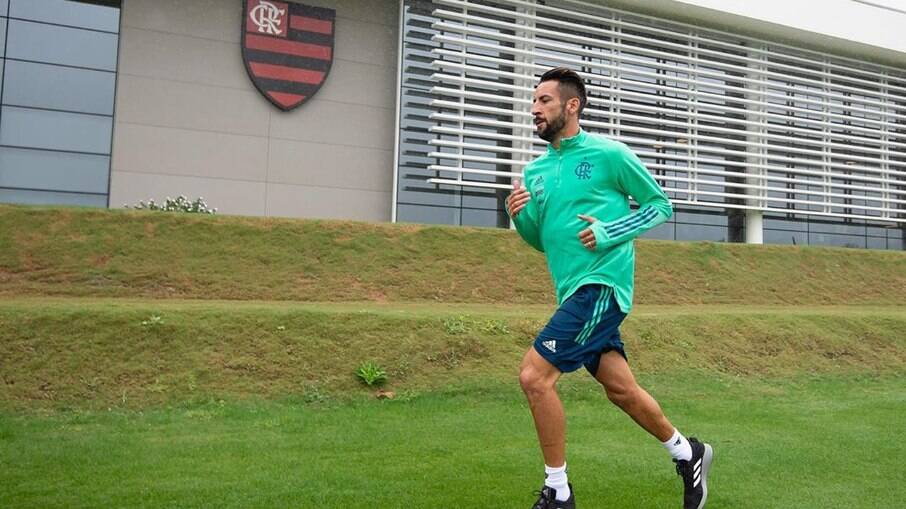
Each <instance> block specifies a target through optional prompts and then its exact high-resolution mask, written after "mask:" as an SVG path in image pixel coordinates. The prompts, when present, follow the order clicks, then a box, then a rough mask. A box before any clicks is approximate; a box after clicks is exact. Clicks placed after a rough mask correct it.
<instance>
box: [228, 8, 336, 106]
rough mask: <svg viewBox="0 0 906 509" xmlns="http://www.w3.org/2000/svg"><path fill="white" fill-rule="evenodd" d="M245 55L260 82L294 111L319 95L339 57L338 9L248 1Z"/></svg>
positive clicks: (248, 67)
mask: <svg viewBox="0 0 906 509" xmlns="http://www.w3.org/2000/svg"><path fill="white" fill-rule="evenodd" d="M242 5H243V12H244V13H245V15H244V16H243V17H242V20H243V21H242V59H243V60H244V61H245V68H246V70H247V71H248V73H249V77H251V78H252V83H254V84H255V87H256V88H257V89H258V90H259V91H260V92H261V93H262V94H264V96H265V97H267V99H268V100H269V101H270V102H272V103H273V104H274V106H276V107H278V108H280V109H281V110H284V111H289V110H291V109H293V108H295V107H297V106H299V105H300V104H302V103H304V102H305V101H306V100H307V99H309V98H311V96H313V95H315V93H316V92H317V91H318V89H320V88H321V85H322V84H323V83H324V80H325V79H327V74H328V73H329V72H330V64H331V62H333V39H334V37H333V34H334V28H335V23H334V20H335V19H336V11H334V10H333V9H326V8H323V7H309V6H307V5H302V4H297V3H292V2H275V1H271V0H243V2H242Z"/></svg>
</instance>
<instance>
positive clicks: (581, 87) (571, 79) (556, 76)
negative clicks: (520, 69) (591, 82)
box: [538, 67, 588, 115]
mask: <svg viewBox="0 0 906 509" xmlns="http://www.w3.org/2000/svg"><path fill="white" fill-rule="evenodd" d="M545 81H558V82H560V87H559V90H560V98H561V99H563V102H566V101H568V100H570V99H572V98H573V97H577V98H578V99H579V115H581V114H582V110H584V109H585V104H586V103H587V102H588V96H587V95H585V83H583V82H582V78H581V77H580V76H579V74H578V73H576V71H573V70H572V69H567V68H566V67H555V68H553V69H551V70H550V71H547V72H546V73H544V74H543V75H541V81H539V82H538V84H539V85H540V84H541V83H544V82H545Z"/></svg>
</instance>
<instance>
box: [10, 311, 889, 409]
mask: <svg viewBox="0 0 906 509" xmlns="http://www.w3.org/2000/svg"><path fill="white" fill-rule="evenodd" d="M549 313H550V308H549V307H528V308H524V307H521V306H490V305H484V306H482V307H481V308H480V309H479V308H477V307H475V306H474V305H459V306H449V307H448V306H427V305H424V304H415V305H407V304H401V303H398V304H393V305H389V304H372V303H358V304H352V303H341V304H333V303H319V304H291V303H270V302H232V301H219V302H218V301H188V302H185V301H144V300H133V301H130V300H109V299H100V300H89V299H7V300H0V358H2V359H3V361H4V362H2V363H0V381H2V384H0V404H3V405H6V406H8V407H11V408H25V409H28V408H37V407H40V408H98V407H108V406H116V407H123V408H141V407H145V406H148V405H159V404H168V403H173V402H179V401H186V400H195V399H198V398H202V399H204V398H208V397H218V398H219V397H224V398H227V399H230V398H256V397H264V398H271V399H272V398H280V397H285V396H292V395H295V396H298V397H305V396H304V395H305V394H310V395H311V394H314V395H317V394H327V395H330V396H332V397H357V396H362V395H367V394H368V392H367V391H366V390H365V389H364V388H363V386H362V385H361V383H360V382H359V381H358V379H357V378H356V376H355V371H356V368H357V367H358V366H359V365H360V364H361V363H363V362H366V361H374V362H377V363H378V364H379V365H380V366H381V367H383V368H384V369H385V370H386V371H387V374H388V378H389V381H388V384H387V388H388V389H389V390H394V391H410V392H415V393H421V392H430V391H434V390H438V389H442V388H445V387H448V386H450V385H457V384H459V383H461V381H462V380H469V379H474V378H480V379H486V380H492V381H497V382H501V383H509V382H510V381H512V380H514V379H515V376H516V367H517V366H518V364H519V361H520V359H521V358H522V355H523V353H524V352H525V350H526V349H527V348H528V347H529V345H530V344H531V341H532V339H533V338H534V336H535V334H536V333H537V331H538V330H539V329H540V327H541V326H542V325H543V324H544V322H545V321H546V320H547V318H548V316H549ZM154 317H156V318H154ZM623 337H624V341H625V342H626V344H627V348H628V352H629V355H630V358H631V360H632V363H633V365H634V366H635V369H636V370H638V371H639V372H640V373H664V372H672V371H675V370H676V367H677V366H695V367H696V369H698V370H699V371H700V372H702V373H708V374H723V375H731V376H747V377H765V376H767V377H787V376H798V375H802V374H809V373H861V372H877V373H902V372H903V371H904V369H903V366H906V309H904V308H895V307H891V308H875V307H861V308H860V307H855V306H849V307H830V308H822V307H811V308H808V307H802V308H799V309H797V310H796V312H790V311H788V310H787V309H785V308H781V307H761V308H748V307H744V306H685V307H670V308H659V307H653V308H650V309H648V308H646V307H644V306H642V307H640V308H639V309H638V310H637V311H636V313H635V314H632V315H630V317H629V319H628V320H627V322H626V323H625V324H624V326H623ZM312 397H314V396H312Z"/></svg>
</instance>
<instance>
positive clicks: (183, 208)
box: [124, 195, 217, 214]
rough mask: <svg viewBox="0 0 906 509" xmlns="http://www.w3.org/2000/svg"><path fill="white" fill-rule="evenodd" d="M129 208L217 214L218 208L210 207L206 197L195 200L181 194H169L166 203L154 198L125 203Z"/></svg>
mask: <svg viewBox="0 0 906 509" xmlns="http://www.w3.org/2000/svg"><path fill="white" fill-rule="evenodd" d="M124 206H125V207H126V208H127V209H135V210H163V211H165V212H187V213H190V214H216V213H217V209H216V208H210V207H208V204H207V203H205V201H204V198H202V197H200V196H199V197H198V198H197V199H196V200H195V201H189V199H188V198H186V197H185V196H184V195H181V196H179V197H178V198H176V199H175V200H174V199H171V198H170V197H169V196H167V198H166V199H165V200H164V203H155V202H154V199H148V202H147V203H145V202H144V201H140V202H138V204H137V205H131V206H130V205H128V204H126V205H124Z"/></svg>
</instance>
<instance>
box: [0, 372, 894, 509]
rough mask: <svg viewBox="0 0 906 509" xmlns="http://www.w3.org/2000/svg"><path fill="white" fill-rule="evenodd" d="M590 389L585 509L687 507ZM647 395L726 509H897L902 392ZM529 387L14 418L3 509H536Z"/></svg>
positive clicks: (578, 437)
mask: <svg viewBox="0 0 906 509" xmlns="http://www.w3.org/2000/svg"><path fill="white" fill-rule="evenodd" d="M587 378H588V377H586V376H585V375H583V374H574V375H569V376H568V377H567V378H566V380H565V381H564V382H563V389H562V391H561V392H562V393H563V399H564V401H565V405H566V408H567V413H568V415H569V432H568V433H569V464H570V479H571V481H572V482H573V483H574V485H575V489H576V493H577V495H578V497H579V502H580V503H581V507H584V508H588V509H596V508H607V509H629V508H639V509H642V508H644V509H651V508H673V507H678V506H679V496H680V495H679V493H680V483H679V480H678V479H677V478H676V476H675V475H674V473H673V470H672V465H671V464H670V462H669V460H668V457H667V454H666V452H665V451H663V449H662V448H661V446H660V445H659V444H658V443H657V442H656V441H655V440H654V439H653V438H650V437H648V436H647V435H645V433H644V432H643V431H641V430H640V429H639V428H638V427H637V426H635V425H634V424H632V423H631V421H630V420H629V419H628V418H627V417H626V416H624V415H623V414H622V413H620V412H619V411H618V410H616V408H615V407H613V406H612V405H610V403H608V402H607V401H606V399H605V398H604V397H603V396H602V395H600V394H599V393H598V392H597V391H596V390H594V389H593V388H592V386H591V385H589V384H587V383H582V382H581V380H586V379H587ZM642 382H643V383H644V384H645V385H646V386H647V387H648V388H649V390H650V391H651V392H652V393H653V394H654V395H655V396H656V397H657V398H658V399H659V400H660V401H661V402H662V404H663V406H664V408H665V410H666V411H667V413H668V415H670V416H671V418H672V419H673V420H674V422H676V423H677V424H678V425H679V426H680V427H681V428H682V429H683V430H684V431H687V432H688V433H690V434H698V435H699V436H702V437H705V438H707V440H709V441H710V442H711V443H712V444H713V445H714V447H715V464H714V469H713V475H712V477H711V480H710V486H711V499H710V500H711V501H710V503H709V506H708V507H713V508H736V509H742V508H751V509H770V508H778V509H779V508H783V509H788V508H803V509H811V508H816V507H821V508H840V509H844V508H845V509H862V508H864V509H876V508H879V507H899V506H900V505H901V504H902V501H903V500H904V499H906V486H904V484H903V483H902V479H901V473H902V472H901V471H902V463H901V458H902V457H903V455H904V454H906V446H904V445H903V441H902V440H901V439H900V436H899V434H900V433H899V430H898V426H897V425H896V423H898V422H900V421H901V420H902V416H903V409H904V405H906V399H904V394H906V378H904V377H903V376H886V377H873V376H872V377H866V376H836V375H835V376H816V377H798V378H792V379H784V380H753V379H746V380H740V379H737V378H734V377H723V376H717V377H715V376H703V375H696V374H685V375H683V374H672V375H669V376H667V375H658V376H646V377H643V378H642ZM514 385H515V384H510V385H509V386H503V385H499V384H494V383H490V384H478V383H467V384H463V385H460V386H459V387H458V388H457V389H455V390H449V391H440V392H435V393H432V394H428V395H422V396H417V397H413V398H404V399H398V400H393V401H377V400H367V401H365V400H363V401H356V402H345V403H342V404H340V403H336V402H333V403H332V402H327V403H321V404H312V403H303V402H301V401H298V400H282V401H271V402H263V401H260V400H253V401H245V402H236V401H227V402H222V401H217V400H214V401H210V402H207V403H196V404H180V405H175V406H170V407H162V408H157V409H149V410H144V411H122V410H113V411H68V412H49V413H48V412H37V413H24V414H23V413H8V412H4V413H0V478H2V479H3V480H4V481H3V483H0V506H2V507H16V508H42V509H45V508H55V507H65V508H81V507H84V508H94V507H148V508H154V507H180V508H195V507H217V508H229V507H237V508H239V507H241V508H255V507H302V508H308V507H319V508H337V509H347V508H374V507H380V508H425V509H435V508H449V507H499V508H517V509H518V508H524V507H528V505H530V504H531V502H532V497H531V491H532V490H534V489H537V488H538V487H539V484H540V482H541V478H542V470H541V464H542V462H541V458H540V454H539V452H538V449H537V445H536V444H535V437H534V431H533V428H532V424H531V418H530V416H529V412H528V410H527V408H526V406H525V404H524V402H523V398H522V395H521V394H520V393H519V391H518V389H517V388H516V387H514Z"/></svg>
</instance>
